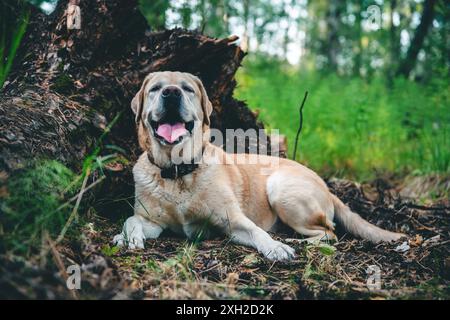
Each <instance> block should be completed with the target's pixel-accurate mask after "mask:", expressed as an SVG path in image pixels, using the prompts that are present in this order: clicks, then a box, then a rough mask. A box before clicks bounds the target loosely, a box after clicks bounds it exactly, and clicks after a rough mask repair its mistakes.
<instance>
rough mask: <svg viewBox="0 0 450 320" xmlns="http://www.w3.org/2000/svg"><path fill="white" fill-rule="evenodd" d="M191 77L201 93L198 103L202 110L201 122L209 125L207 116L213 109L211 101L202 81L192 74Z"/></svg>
mask: <svg viewBox="0 0 450 320" xmlns="http://www.w3.org/2000/svg"><path fill="white" fill-rule="evenodd" d="M192 77H193V78H194V81H195V82H196V83H197V86H198V88H199V89H200V94H201V97H200V100H201V101H200V103H201V105H202V110H203V123H204V124H206V125H207V126H209V125H210V124H211V123H210V120H209V117H210V116H211V113H212V111H213V106H212V103H211V101H209V98H208V94H207V93H206V89H205V87H204V86H203V83H202V81H201V80H200V79H199V78H198V77H196V76H194V75H193V76H192Z"/></svg>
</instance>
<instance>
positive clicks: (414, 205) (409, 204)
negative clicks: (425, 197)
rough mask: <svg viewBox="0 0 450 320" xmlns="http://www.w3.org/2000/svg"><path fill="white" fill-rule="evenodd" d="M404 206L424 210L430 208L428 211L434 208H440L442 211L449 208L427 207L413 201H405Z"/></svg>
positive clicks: (449, 208)
mask: <svg viewBox="0 0 450 320" xmlns="http://www.w3.org/2000/svg"><path fill="white" fill-rule="evenodd" d="M406 206H407V207H408V208H413V209H419V210H425V211H427V210H430V211H434V210H442V211H445V210H450V207H427V206H421V205H418V204H414V203H407V204H406Z"/></svg>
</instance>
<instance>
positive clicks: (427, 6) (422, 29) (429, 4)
mask: <svg viewBox="0 0 450 320" xmlns="http://www.w3.org/2000/svg"><path fill="white" fill-rule="evenodd" d="M435 4H436V0H426V1H425V2H424V4H423V5H424V9H423V13H422V18H421V20H420V24H419V26H418V27H417V29H416V32H415V33H414V37H413V40H412V41H411V45H410V46H409V49H408V52H407V53H406V57H405V59H404V60H403V61H402V62H401V63H400V65H399V68H398V70H397V75H401V76H404V77H406V78H408V77H409V74H410V73H411V71H412V70H413V69H414V66H415V65H416V61H417V55H418V54H419V51H420V49H421V48H422V46H423V42H424V40H425V37H426V35H427V33H428V30H429V29H430V26H431V24H432V23H433V18H434V7H435Z"/></svg>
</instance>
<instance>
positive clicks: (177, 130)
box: [149, 86, 194, 145]
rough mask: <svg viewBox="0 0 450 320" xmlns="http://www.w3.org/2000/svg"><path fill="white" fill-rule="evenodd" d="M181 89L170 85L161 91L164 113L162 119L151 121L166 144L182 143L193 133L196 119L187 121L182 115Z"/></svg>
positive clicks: (158, 137)
mask: <svg viewBox="0 0 450 320" xmlns="http://www.w3.org/2000/svg"><path fill="white" fill-rule="evenodd" d="M181 97H182V93H181V90H180V89H179V88H178V87H176V86H168V87H166V88H164V89H163V91H162V93H161V98H162V106H163V109H164V114H163V116H162V117H161V119H160V120H158V121H155V120H152V119H151V118H150V119H149V123H150V125H151V127H152V130H153V134H154V136H155V137H156V138H157V139H158V140H159V141H160V142H161V143H163V144H165V145H174V144H177V143H180V142H181V141H182V140H183V138H184V137H185V136H187V135H189V134H192V129H193V128H194V121H185V120H184V119H183V118H182V116H181V112H180V111H181V110H180V109H181Z"/></svg>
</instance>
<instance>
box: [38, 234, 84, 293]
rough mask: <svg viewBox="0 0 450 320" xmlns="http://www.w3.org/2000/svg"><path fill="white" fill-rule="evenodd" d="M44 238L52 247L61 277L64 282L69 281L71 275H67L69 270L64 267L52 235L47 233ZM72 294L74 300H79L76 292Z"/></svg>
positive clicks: (72, 291) (71, 291)
mask: <svg viewBox="0 0 450 320" xmlns="http://www.w3.org/2000/svg"><path fill="white" fill-rule="evenodd" d="M44 237H45V238H46V239H47V243H48V245H49V247H50V250H51V252H52V254H53V258H54V260H55V263H56V266H57V267H58V269H59V272H60V273H61V276H62V277H63V278H64V280H66V281H67V279H68V278H69V275H68V274H67V270H66V268H65V266H64V262H63V261H62V259H61V255H60V254H59V252H58V249H56V245H55V243H54V242H53V240H52V239H51V238H50V235H49V234H48V232H45V235H44ZM70 293H71V295H72V298H74V299H75V300H78V299H79V298H78V295H77V293H76V292H75V291H74V290H70Z"/></svg>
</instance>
